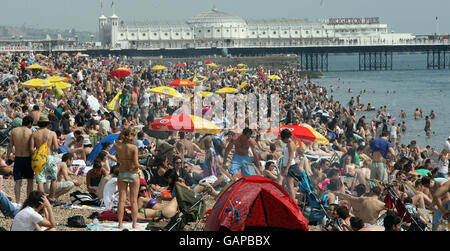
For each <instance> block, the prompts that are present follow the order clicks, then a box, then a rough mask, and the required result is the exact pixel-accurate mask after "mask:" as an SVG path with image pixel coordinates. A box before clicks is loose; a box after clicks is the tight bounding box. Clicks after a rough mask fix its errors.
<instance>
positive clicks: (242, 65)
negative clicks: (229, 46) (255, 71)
mask: <svg viewBox="0 0 450 251" xmlns="http://www.w3.org/2000/svg"><path fill="white" fill-rule="evenodd" d="M237 66H238V67H244V66H245V64H242V63H240V64H238V65H237Z"/></svg>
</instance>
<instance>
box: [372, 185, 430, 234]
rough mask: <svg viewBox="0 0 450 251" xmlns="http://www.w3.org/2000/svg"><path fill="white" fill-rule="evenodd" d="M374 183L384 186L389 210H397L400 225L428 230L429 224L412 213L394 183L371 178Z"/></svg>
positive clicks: (404, 228)
mask: <svg viewBox="0 0 450 251" xmlns="http://www.w3.org/2000/svg"><path fill="white" fill-rule="evenodd" d="M369 181H370V182H371V183H372V184H373V183H375V184H376V185H378V186H381V187H382V188H384V191H385V192H386V195H385V197H384V203H385V205H386V208H387V209H388V210H389V211H393V212H395V213H396V214H397V215H398V216H399V217H400V218H401V221H400V226H401V227H402V229H403V230H406V231H427V230H428V228H427V225H426V223H424V222H423V221H422V220H420V218H419V217H418V216H416V215H418V214H416V215H411V213H410V212H409V211H408V209H407V208H406V206H405V203H404V202H403V201H402V200H401V199H400V197H399V196H398V195H397V193H396V192H395V191H394V189H393V187H394V184H386V183H381V182H374V181H373V180H369Z"/></svg>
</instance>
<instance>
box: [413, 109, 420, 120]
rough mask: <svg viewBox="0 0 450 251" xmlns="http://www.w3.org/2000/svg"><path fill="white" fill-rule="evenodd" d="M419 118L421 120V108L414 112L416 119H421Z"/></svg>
mask: <svg viewBox="0 0 450 251" xmlns="http://www.w3.org/2000/svg"><path fill="white" fill-rule="evenodd" d="M419 118H420V112H419V108H416V111H415V112H414V119H419Z"/></svg>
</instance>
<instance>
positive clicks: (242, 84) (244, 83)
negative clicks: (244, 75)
mask: <svg viewBox="0 0 450 251" xmlns="http://www.w3.org/2000/svg"><path fill="white" fill-rule="evenodd" d="M247 85H248V83H247V81H244V82H242V83H241V85H240V86H239V88H238V89H239V90H240V89H242V88H244V87H245V86H247Z"/></svg>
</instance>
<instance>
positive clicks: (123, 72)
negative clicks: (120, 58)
mask: <svg viewBox="0 0 450 251" xmlns="http://www.w3.org/2000/svg"><path fill="white" fill-rule="evenodd" d="M130 73H131V72H130V69H127V68H119V69H116V70H114V71H112V72H110V73H109V74H110V75H111V76H112V77H118V78H125V77H128V76H130Z"/></svg>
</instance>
